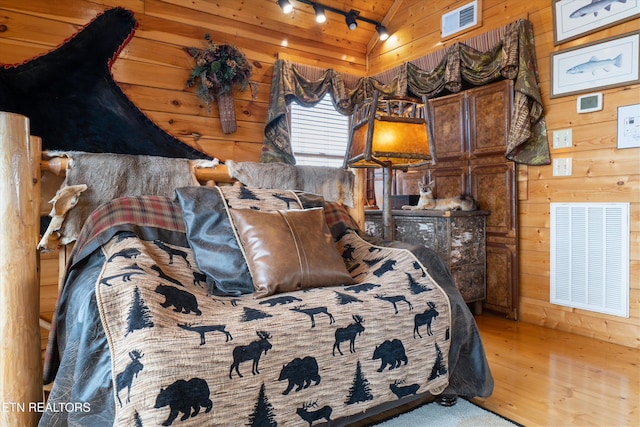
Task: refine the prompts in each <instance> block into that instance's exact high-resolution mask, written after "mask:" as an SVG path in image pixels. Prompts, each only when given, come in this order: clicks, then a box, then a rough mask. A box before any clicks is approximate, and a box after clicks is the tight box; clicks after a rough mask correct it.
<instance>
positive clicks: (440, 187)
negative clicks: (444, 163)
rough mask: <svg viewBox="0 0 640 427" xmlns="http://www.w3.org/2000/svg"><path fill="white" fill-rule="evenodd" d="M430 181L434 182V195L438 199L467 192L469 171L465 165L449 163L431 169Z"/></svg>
mask: <svg viewBox="0 0 640 427" xmlns="http://www.w3.org/2000/svg"><path fill="white" fill-rule="evenodd" d="M430 178H431V182H432V184H434V193H435V196H436V197H437V198H439V199H444V198H447V197H455V196H458V195H460V194H463V193H467V192H468V190H467V187H468V180H469V173H468V169H467V165H466V164H464V165H462V164H460V163H458V165H457V166H456V165H449V167H439V168H437V169H434V170H432V171H431V177H430Z"/></svg>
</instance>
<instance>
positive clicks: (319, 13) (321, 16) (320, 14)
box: [313, 3, 327, 24]
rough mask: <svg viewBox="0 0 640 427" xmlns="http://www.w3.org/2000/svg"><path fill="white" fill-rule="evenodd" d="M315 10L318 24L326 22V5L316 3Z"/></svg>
mask: <svg viewBox="0 0 640 427" xmlns="http://www.w3.org/2000/svg"><path fill="white" fill-rule="evenodd" d="M313 10H314V11H315V13H316V22H317V23H318V24H323V23H324V22H326V20H327V15H325V13H324V7H322V6H320V5H319V4H317V3H316V4H314V5H313Z"/></svg>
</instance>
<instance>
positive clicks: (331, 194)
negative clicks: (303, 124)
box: [226, 160, 354, 207]
mask: <svg viewBox="0 0 640 427" xmlns="http://www.w3.org/2000/svg"><path fill="white" fill-rule="evenodd" d="M226 164H227V167H228V168H229V175H230V176H231V177H232V178H235V179H237V180H238V181H240V182H241V183H243V184H244V185H247V186H249V187H258V188H277V189H279V190H301V191H307V192H309V193H315V194H319V195H321V196H323V197H324V199H325V200H326V201H328V202H340V203H342V204H343V205H345V206H349V207H353V203H354V202H353V185H354V175H353V173H351V172H350V171H348V170H344V169H339V168H332V167H327V166H294V165H290V164H287V163H277V162H273V163H253V162H233V161H231V160H229V161H227V162H226Z"/></svg>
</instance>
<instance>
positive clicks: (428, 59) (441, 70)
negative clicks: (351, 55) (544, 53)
mask: <svg viewBox="0 0 640 427" xmlns="http://www.w3.org/2000/svg"><path fill="white" fill-rule="evenodd" d="M434 64H435V65H434ZM318 70H319V69H317V68H315V70H314V67H305V66H301V65H297V64H293V63H291V62H289V61H283V60H278V61H276V63H275V65H274V72H273V82H272V86H271V101H270V105H269V115H268V119H267V125H266V127H265V136H264V144H263V149H262V156H261V161H262V162H272V161H278V162H285V163H290V164H294V163H295V159H294V157H293V154H292V152H291V144H290V140H289V129H288V124H287V120H286V111H287V105H289V104H290V103H291V102H292V101H293V100H297V101H298V102H300V103H302V104H307V105H314V104H315V103H317V102H318V101H320V99H322V98H323V97H324V96H325V94H326V93H327V92H329V93H330V94H331V96H332V99H333V102H334V105H335V107H336V109H337V110H338V111H339V112H340V113H342V114H347V115H348V114H351V113H352V111H353V108H354V106H355V105H356V104H357V103H359V102H361V101H362V100H363V99H365V98H367V97H370V96H371V95H372V93H373V91H374V90H379V91H381V92H382V93H385V94H389V95H402V96H404V95H408V96H417V97H422V96H426V97H427V98H433V97H436V96H439V95H440V94H443V93H447V92H458V91H460V90H462V89H463V87H464V86H465V84H466V85H467V86H469V85H471V86H480V85H484V84H487V83H491V82H494V81H496V80H500V79H510V80H514V88H515V97H514V109H513V114H512V121H511V128H510V129H509V136H508V141H507V151H506V153H505V156H506V157H507V158H508V159H510V160H512V161H514V162H517V163H523V164H527V165H545V164H549V163H550V154H549V143H548V139H547V129H546V122H545V120H544V114H543V106H542V98H541V95H540V88H539V85H538V73H537V65H536V57H535V45H534V42H533V29H532V26H531V22H530V21H528V20H518V21H516V22H513V23H511V24H509V25H507V26H505V27H502V28H499V29H497V30H493V31H491V32H489V33H486V34H483V35H480V36H478V37H476V38H474V39H472V40H469V41H466V42H464V43H455V44H453V45H451V46H449V47H448V48H446V49H443V50H441V51H438V52H434V53H431V54H429V55H426V56H424V57H423V58H419V59H417V60H414V61H411V62H407V63H404V64H402V65H400V66H398V67H395V68H393V69H392V70H388V71H386V72H384V73H381V74H380V75H376V76H372V77H363V78H355V77H353V76H347V75H345V74H341V73H338V72H336V71H334V70H331V69H328V70H323V71H321V72H319V71H318ZM345 82H347V83H345Z"/></svg>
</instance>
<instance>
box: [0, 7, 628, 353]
mask: <svg viewBox="0 0 640 427" xmlns="http://www.w3.org/2000/svg"><path fill="white" fill-rule="evenodd" d="M466 2H467V1H466V0H461V1H460V0H459V1H447V2H440V1H437V2H436V1H432V0H428V1H425V0H395V2H394V3H393V6H392V8H391V10H392V13H390V14H389V19H388V20H385V25H386V26H387V28H388V30H389V33H390V34H392V35H393V36H392V38H390V39H389V40H388V41H387V42H385V43H376V42H371V41H370V40H364V41H363V40H358V41H357V42H353V41H351V40H347V39H342V38H339V37H336V36H335V35H327V34H317V35H316V34H312V37H304V36H302V35H301V34H302V32H307V31H309V32H310V31H312V30H311V29H305V28H301V27H295V28H293V29H294V30H295V31H291V30H290V29H289V28H288V27H282V28H281V27H280V26H278V25H276V24H275V22H276V20H275V19H274V20H271V18H272V16H270V15H272V14H273V13H279V12H278V11H277V9H276V10H275V11H274V9H273V8H272V7H271V3H275V0H273V1H271V0H269V1H266V0H252V1H251V2H250V3H251V7H249V6H248V5H246V3H249V1H245V2H235V1H231V0H229V1H226V0H225V1H219V2H208V1H203V0H194V1H190V2H184V1H180V0H104V1H86V0H64V1H56V2H51V1H49V0H27V1H21V2H17V1H15V0H0V63H5V64H11V63H18V62H21V61H24V60H26V59H29V58H32V57H34V56H36V55H39V54H42V53H44V52H47V51H48V50H50V49H52V48H54V47H55V46H57V45H58V44H60V43H61V42H62V41H63V40H64V39H65V38H67V37H69V36H70V35H72V34H74V33H75V32H76V31H77V30H78V29H79V28H80V27H81V26H82V25H84V24H86V23H87V22H89V21H90V20H91V19H93V18H94V17H95V16H96V14H97V13H99V12H100V11H102V10H105V9H107V8H110V7H114V6H123V7H125V8H128V9H131V10H132V11H134V13H135V14H136V18H137V19H138V20H139V23H140V26H139V28H138V30H137V31H136V34H135V37H134V38H133V39H132V40H131V42H130V43H129V44H128V45H127V46H126V48H125V49H124V50H123V52H122V53H121V55H120V57H119V59H118V60H117V61H116V62H115V64H114V67H113V74H114V77H115V79H116V81H118V82H119V84H120V85H121V87H122V88H123V90H124V91H125V93H126V94H127V95H128V96H129V97H130V98H131V99H132V100H133V101H134V103H135V104H137V105H138V106H139V107H140V108H141V109H142V110H143V111H144V112H145V113H146V114H147V115H148V116H149V117H150V118H151V119H153V120H154V121H155V122H156V123H158V125H159V126H160V127H162V128H163V129H165V130H167V131H168V132H170V133H171V134H173V135H174V136H176V137H178V138H180V139H181V140H183V141H184V142H185V143H187V144H189V145H191V146H194V147H197V148H199V149H201V150H203V151H205V152H207V153H209V154H211V155H214V156H217V157H218V158H220V159H222V160H225V159H234V160H238V161H257V160H258V158H259V153H260V148H261V142H262V131H263V127H264V122H265V120H266V116H267V103H268V97H269V92H270V83H271V75H272V71H273V63H274V61H275V59H276V57H278V55H282V56H283V57H286V58H290V59H294V60H296V61H298V62H305V63H309V64H312V65H317V66H322V67H326V68H335V69H336V70H339V71H345V72H349V73H351V74H356V75H366V74H371V75H373V74H376V73H378V72H380V71H383V70H385V69H388V68H390V67H393V66H395V65H398V64H400V63H402V62H405V61H408V60H411V59H413V58H417V57H420V56H422V55H424V54H426V53H428V52H431V51H433V50H437V49H441V48H443V47H445V46H447V45H449V44H451V43H452V42H454V41H456V40H464V38H467V37H471V36H474V35H476V34H479V33H482V32H484V31H487V30H490V29H493V28H496V27H499V26H502V25H504V24H505V23H508V22H511V21H514V20H516V19H518V18H528V19H530V20H531V21H532V22H533V28H534V34H535V41H536V54H537V58H538V65H539V71H540V80H541V87H542V94H543V102H544V105H545V108H546V112H547V114H546V118H547V123H548V127H549V131H550V132H551V131H553V130H556V129H564V128H572V129H573V136H574V145H573V147H571V148H568V149H562V150H553V151H552V156H554V157H572V158H573V176H571V177H553V176H552V171H551V167H550V166H544V167H528V168H521V170H520V171H519V172H520V181H519V190H520V195H521V196H520V198H521V199H522V200H521V201H520V203H519V210H520V219H519V221H520V227H521V229H520V236H521V239H520V242H519V243H520V286H521V289H520V295H521V303H520V318H521V320H522V321H525V322H531V323H536V324H540V325H544V326H547V327H550V328H557V329H562V330H567V331H571V332H574V333H578V334H582V335H587V336H593V337H595V338H598V339H602V340H606V341H611V342H615V343H619V344H623V345H626V346H631V347H640V326H639V325H640V302H639V299H640V248H639V247H640V245H639V242H640V174H639V172H638V160H640V149H627V150H617V149H616V141H615V129H616V108H617V107H618V106H621V105H629V104H633V103H636V102H640V99H639V98H640V95H639V93H640V85H633V86H627V87H624V88H617V89H609V90H606V91H603V93H604V106H605V108H604V109H603V111H601V112H597V113H591V114H582V115H578V114H576V113H575V96H568V97H561V98H556V99H550V98H549V74H550V73H549V53H550V52H552V51H554V50H559V49H565V48H568V47H572V46H577V45H580V44H582V43H586V42H591V41H597V40H600V39H602V38H605V37H609V36H614V35H619V34H623V33H626V32H629V31H633V30H635V29H637V28H638V27H639V23H640V22H639V21H640V20H638V19H636V20H635V21H632V22H627V23H624V24H621V25H618V26H616V27H613V28H609V29H605V30H602V31H599V32H597V33H594V34H592V35H589V36H586V37H583V38H581V39H578V40H575V41H572V42H568V43H564V44H562V45H560V46H557V47H556V46H554V45H553V35H552V31H553V23H552V12H551V3H552V2H551V1H546V2H541V1H537V2H523V1H518V0H503V1H500V0H480V3H481V5H482V15H483V22H482V26H481V27H479V28H477V29H474V30H471V31H470V32H468V33H465V34H463V35H461V36H459V37H456V38H453V39H450V40H447V41H445V42H442V41H441V40H440V37H439V28H440V16H441V14H442V13H443V12H446V11H447V10H450V9H453V8H456V7H458V6H460V5H462V4H465V3H466ZM242 4H245V6H246V7H243V6H242ZM253 6H255V7H253ZM372 7H373V6H372ZM251 20H253V21H254V23H251ZM265 22H266V25H267V27H270V28H267V29H265V28H264V27H263V26H262V25H263V24H264V23H265ZM270 22H273V25H271V24H269V23H270ZM283 29H287V31H288V32H289V34H287V35H286V36H287V39H288V42H289V45H288V47H286V48H285V47H282V45H281V43H282V40H283V34H282V32H281V30H283ZM206 32H209V33H210V34H211V35H212V38H213V39H214V40H215V41H218V42H223V43H232V44H235V45H237V46H238V47H240V48H241V49H242V50H243V51H244V52H245V53H246V54H247V56H248V58H249V59H250V60H251V61H253V62H254V63H255V64H256V68H255V69H254V77H253V79H252V80H253V81H255V82H256V83H258V84H259V86H260V87H259V95H258V98H257V99H256V100H252V99H251V95H250V93H249V92H244V93H239V94H237V96H236V99H237V101H236V114H237V117H238V131H237V132H236V133H234V134H232V135H224V134H222V132H221V130H220V127H219V121H218V112H217V107H216V106H213V108H212V111H211V113H207V111H206V108H205V106H204V105H203V103H202V102H201V101H199V100H198V98H197V97H196V96H195V95H194V93H193V91H192V90H187V89H185V87H184V82H185V81H186V79H187V77H188V74H189V69H190V66H191V64H190V60H189V58H188V57H187V56H186V54H185V53H184V52H183V50H182V49H183V47H185V46H203V45H204V44H203V40H202V36H203V34H204V33H206ZM354 37H355V36H354ZM367 52H369V53H368V54H367ZM555 201H558V202H560V201H572V202H574V201H575V202H578V201H627V202H631V203H632V204H631V212H632V213H631V214H632V221H631V236H630V237H631V263H630V267H631V277H630V278H631V317H630V318H629V319H623V318H619V317H614V316H606V315H600V314H595V313H591V312H586V311H582V310H573V309H567V308H563V307H559V306H554V305H551V304H550V303H549V302H548V301H549V202H555ZM45 208H46V207H45ZM47 209H48V208H47ZM46 263H47V267H44V268H43V276H47V277H48V278H43V283H47V284H48V286H49V288H48V290H46V291H44V292H43V302H42V304H43V308H42V309H43V311H44V312H45V313H50V312H51V311H52V306H53V298H52V297H51V292H52V289H53V283H55V282H56V281H57V279H54V278H52V277H49V276H54V274H55V275H57V272H55V273H54V270H55V262H53V260H50V261H49V260H48V261H46ZM47 272H49V273H47Z"/></svg>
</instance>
